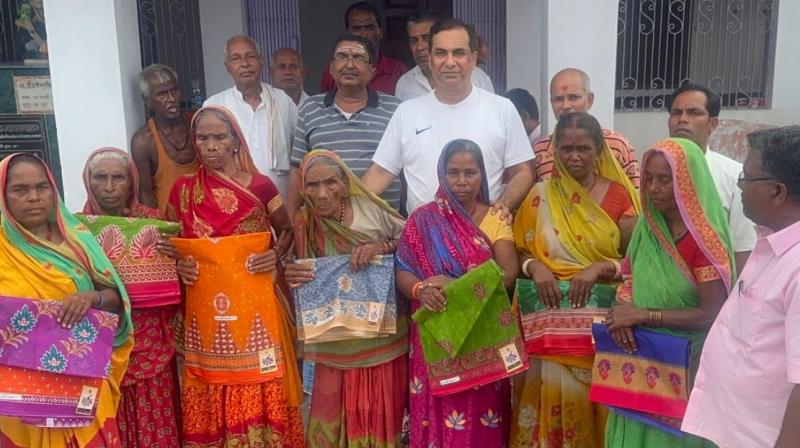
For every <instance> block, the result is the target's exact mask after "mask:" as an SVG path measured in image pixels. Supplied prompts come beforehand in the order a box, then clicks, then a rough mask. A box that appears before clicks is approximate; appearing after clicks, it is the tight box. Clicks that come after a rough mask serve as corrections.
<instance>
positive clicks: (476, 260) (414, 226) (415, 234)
mask: <svg viewBox="0 0 800 448" xmlns="http://www.w3.org/2000/svg"><path fill="white" fill-rule="evenodd" d="M458 142H463V140H461V141H460V140H453V141H451V142H450V143H448V144H447V145H445V147H444V150H443V151H442V155H441V156H440V157H439V165H438V168H437V172H438V176H439V189H438V190H437V191H436V196H435V199H434V201H433V202H430V203H428V204H426V205H423V206H422V207H420V208H418V209H417V210H416V211H414V213H413V214H412V215H411V216H410V217H409V218H408V222H407V223H406V228H405V230H404V231H403V236H402V237H401V239H400V243H399V245H398V247H397V267H398V268H400V269H402V270H405V271H409V272H411V273H413V274H414V275H416V276H417V277H418V278H421V279H425V278H428V277H431V276H433V275H438V274H442V275H447V276H449V277H460V276H462V275H463V274H465V273H466V272H467V271H469V270H470V269H471V268H473V267H476V266H478V265H480V264H482V263H483V262H485V261H487V260H489V259H491V258H492V245H491V242H490V241H489V237H487V236H486V234H485V233H483V231H482V230H481V229H480V228H479V227H478V225H477V224H475V223H474V222H473V221H472V218H471V217H470V215H469V213H468V212H467V211H466V209H464V206H463V205H462V204H461V202H460V201H459V200H458V199H457V198H456V197H455V195H454V194H453V192H452V191H451V190H450V188H449V187H448V185H447V174H446V168H447V159H448V157H449V156H452V155H453V154H455V152H458V151H455V152H453V151H452V150H450V151H448V148H450V145H452V144H456V143H458ZM476 162H477V163H478V165H479V167H480V171H481V186H480V190H479V192H478V201H480V202H482V203H484V204H487V205H488V204H489V183H488V179H487V176H486V167H485V165H484V163H483V157H482V155H481V154H480V153H478V156H477V160H476Z"/></svg>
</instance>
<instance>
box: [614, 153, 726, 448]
mask: <svg viewBox="0 0 800 448" xmlns="http://www.w3.org/2000/svg"><path fill="white" fill-rule="evenodd" d="M642 167H643V170H642V173H643V175H642V187H641V188H642V190H641V199H642V205H643V209H644V210H643V216H642V217H641V218H640V219H639V221H638V223H637V224H636V229H635V230H634V232H633V237H632V239H631V242H630V246H629V248H628V259H627V262H626V266H625V268H624V269H623V271H624V273H625V274H626V277H629V275H630V274H631V273H632V277H629V279H630V280H632V283H631V282H629V281H628V279H626V282H625V283H624V284H623V286H622V287H621V288H620V289H619V291H618V296H617V305H616V306H615V307H614V308H613V309H612V310H611V311H610V312H609V313H608V318H607V320H606V323H607V324H608V331H609V332H610V333H611V336H612V337H613V338H614V341H615V342H616V343H617V344H618V345H619V346H620V347H621V348H622V349H624V351H625V352H627V353H628V354H632V355H634V356H636V355H637V342H636V338H635V337H634V335H633V328H635V327H638V326H646V327H649V329H651V330H653V331H656V332H661V333H665V334H669V335H673V336H678V337H681V338H684V339H688V340H690V341H691V355H690V356H689V359H688V364H689V372H690V377H693V376H694V373H695V372H696V371H697V366H698V363H699V361H700V353H701V352H702V350H703V342H704V340H705V337H706V334H707V333H708V330H709V328H710V327H711V324H712V323H713V322H714V319H715V318H716V316H717V314H718V313H719V310H720V309H721V308H722V305H723V303H724V302H725V299H726V298H727V297H728V292H729V291H730V289H731V284H732V282H733V278H734V277H733V276H734V275H735V274H734V272H736V271H735V262H734V258H733V250H732V248H731V240H730V232H729V230H728V224H727V222H728V221H727V217H726V215H725V211H724V209H723V208H722V204H721V203H720V199H719V195H718V194H717V191H716V189H715V187H714V181H713V179H712V177H711V173H710V171H709V170H708V166H707V165H706V163H705V160H704V157H703V153H702V152H701V151H700V148H698V147H697V145H695V144H694V143H692V142H691V141H689V140H685V139H677V138H674V139H667V140H662V141H660V142H658V143H656V144H655V145H653V147H652V148H651V149H650V150H649V151H647V152H646V153H645V155H644V157H643V159H642ZM628 268H629V269H628ZM689 383H691V378H690V379H689ZM687 398H688V395H687ZM606 446H608V447H615V448H633V447H636V448H645V447H647V448H660V447H671V448H679V447H704V446H708V447H712V446H714V445H713V444H712V443H710V442H707V441H705V440H702V439H700V438H698V437H695V436H692V435H683V436H678V435H674V434H671V433H668V432H666V431H664V430H662V429H659V428H657V427H655V426H652V425H646V424H644V423H642V422H640V421H638V420H634V419H632V418H629V417H626V416H623V415H620V414H618V413H617V412H611V414H610V415H609V418H608V423H607V425H606Z"/></svg>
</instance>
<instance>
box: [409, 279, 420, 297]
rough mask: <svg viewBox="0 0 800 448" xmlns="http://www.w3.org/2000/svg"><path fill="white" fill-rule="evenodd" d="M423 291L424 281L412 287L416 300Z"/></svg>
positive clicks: (412, 293)
mask: <svg viewBox="0 0 800 448" xmlns="http://www.w3.org/2000/svg"><path fill="white" fill-rule="evenodd" d="M421 292H422V282H417V283H414V286H412V287H411V298H412V299H414V300H419V295H420V293H421Z"/></svg>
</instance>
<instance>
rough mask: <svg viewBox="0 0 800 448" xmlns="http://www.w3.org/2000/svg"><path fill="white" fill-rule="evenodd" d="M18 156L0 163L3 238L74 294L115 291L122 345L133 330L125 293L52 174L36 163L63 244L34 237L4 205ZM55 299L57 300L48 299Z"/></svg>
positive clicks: (106, 259) (114, 272) (116, 343)
mask: <svg viewBox="0 0 800 448" xmlns="http://www.w3.org/2000/svg"><path fill="white" fill-rule="evenodd" d="M21 155H22V154H20V153H17V154H12V155H10V156H8V157H6V158H5V159H3V161H2V162H0V188H2V194H0V226H2V230H3V233H4V235H5V237H6V238H7V239H8V240H9V241H11V243H12V244H14V245H15V247H16V248H17V249H18V250H19V251H21V252H23V253H25V254H27V255H28V256H30V257H32V258H33V259H34V260H36V261H37V262H38V263H39V264H41V265H42V266H51V267H52V268H54V269H57V270H58V271H61V272H62V273H64V274H65V275H66V276H68V277H69V278H71V279H72V281H73V282H74V283H75V285H76V286H77V289H78V291H92V290H94V289H95V287H94V284H95V283H97V284H101V285H105V286H108V287H111V288H116V289H117V291H118V292H119V294H120V297H121V298H122V309H121V310H120V312H119V316H120V323H119V327H118V329H117V335H116V338H115V340H114V346H115V347H118V346H121V345H122V344H124V343H125V342H126V341H127V340H128V337H129V336H130V334H131V330H132V328H133V326H132V324H131V320H130V303H129V302H128V294H127V293H126V291H125V287H124V286H123V284H122V281H121V280H120V278H119V276H118V275H117V272H116V271H115V270H114V267H113V265H112V264H111V262H110V261H109V260H108V258H107V257H106V255H105V253H103V250H102V249H101V248H100V246H99V245H98V244H97V241H96V240H95V238H94V236H93V235H92V234H91V233H90V232H89V230H88V229H87V228H86V226H84V225H83V224H81V223H80V222H79V221H78V220H77V219H76V218H75V217H74V216H73V215H72V213H70V212H69V211H68V210H67V207H66V206H65V205H64V202H63V201H62V200H61V197H60V196H59V194H58V188H57V186H56V183H55V180H54V179H53V174H52V173H51V172H50V169H49V168H48V167H47V165H45V163H44V162H42V161H41V160H38V159H37V160H38V162H39V164H40V165H41V166H42V168H44V170H45V172H46V173H47V179H48V180H49V182H50V187H51V188H52V190H53V195H54V199H55V207H54V210H53V212H52V215H51V217H50V220H51V222H52V223H53V224H55V225H56V226H57V227H58V229H59V231H60V232H61V235H63V237H64V242H63V244H54V243H52V242H50V241H48V240H46V239H43V238H40V237H38V236H36V235H34V234H33V233H32V232H30V231H29V230H27V229H26V228H25V227H23V226H22V225H21V224H20V223H19V222H18V221H16V220H15V219H14V216H13V215H12V214H11V211H10V210H9V209H8V204H7V203H6V191H5V189H6V183H7V182H8V174H9V166H10V165H11V162H12V161H13V160H14V159H15V158H16V157H19V156H21ZM51 299H57V298H51Z"/></svg>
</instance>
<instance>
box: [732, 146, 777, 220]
mask: <svg viewBox="0 0 800 448" xmlns="http://www.w3.org/2000/svg"><path fill="white" fill-rule="evenodd" d="M742 177H743V179H742ZM742 177H740V180H739V182H738V185H739V188H740V189H741V190H742V209H743V211H744V215H745V216H747V217H748V218H750V220H751V221H753V222H754V223H756V224H762V225H763V224H766V223H767V222H766V221H765V220H764V218H765V217H767V216H769V213H770V212H771V211H772V210H774V207H775V205H774V204H773V203H772V201H773V200H774V198H775V192H776V190H775V188H776V179H773V178H772V177H773V176H772V175H771V174H770V173H768V172H767V171H766V170H765V169H764V166H763V165H762V163H761V153H760V152H759V151H750V152H749V153H748V154H747V158H746V159H745V160H744V165H743V166H742Z"/></svg>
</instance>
